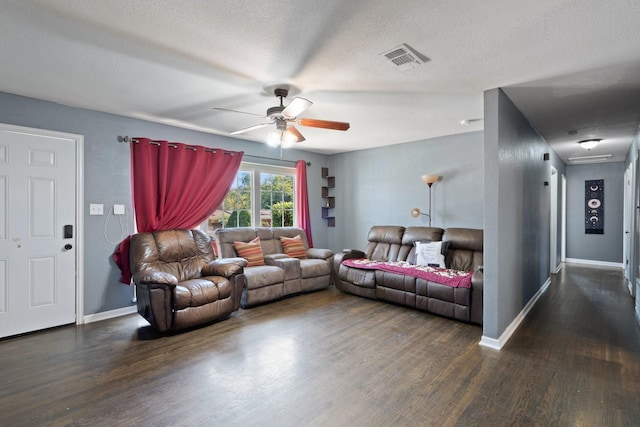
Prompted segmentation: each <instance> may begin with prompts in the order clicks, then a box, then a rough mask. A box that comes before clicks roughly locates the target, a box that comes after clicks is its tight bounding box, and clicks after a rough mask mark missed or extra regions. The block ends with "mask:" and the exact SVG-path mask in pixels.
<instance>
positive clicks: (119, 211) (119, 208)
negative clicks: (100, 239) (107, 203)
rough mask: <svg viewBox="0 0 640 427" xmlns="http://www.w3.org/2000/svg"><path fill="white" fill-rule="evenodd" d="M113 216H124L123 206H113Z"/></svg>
mask: <svg viewBox="0 0 640 427" xmlns="http://www.w3.org/2000/svg"><path fill="white" fill-rule="evenodd" d="M113 214H114V215H124V205H113Z"/></svg>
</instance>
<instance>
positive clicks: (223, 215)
mask: <svg viewBox="0 0 640 427" xmlns="http://www.w3.org/2000/svg"><path fill="white" fill-rule="evenodd" d="M250 226H251V172H250V171H242V170H241V171H238V174H237V175H236V179H235V180H234V182H233V184H232V185H231V189H230V190H229V193H227V196H226V197H225V199H224V201H223V202H222V206H221V207H220V208H219V209H217V210H216V211H215V212H214V213H213V214H212V215H211V216H210V217H209V219H208V221H207V232H208V233H209V235H213V232H214V231H215V230H216V229H218V228H225V227H250Z"/></svg>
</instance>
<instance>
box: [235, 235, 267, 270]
mask: <svg viewBox="0 0 640 427" xmlns="http://www.w3.org/2000/svg"><path fill="white" fill-rule="evenodd" d="M233 247H234V248H236V252H237V253H238V256H239V257H240V258H244V259H246V260H247V267H254V266H256V265H265V264H264V256H263V255H262V246H260V238H259V237H256V238H255V239H253V240H252V241H250V242H235V241H234V242H233Z"/></svg>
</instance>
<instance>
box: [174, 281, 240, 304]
mask: <svg viewBox="0 0 640 427" xmlns="http://www.w3.org/2000/svg"><path fill="white" fill-rule="evenodd" d="M173 292H174V293H173V295H174V308H175V309H176V310H182V309H185V308H187V307H198V306H201V305H205V304H209V303H212V302H214V301H217V300H219V299H224V298H229V296H230V295H231V283H230V282H229V280H227V279H226V278H225V277H220V276H209V277H203V278H200V279H191V280H185V281H182V282H180V283H178V286H176V287H175V288H174V291H173Z"/></svg>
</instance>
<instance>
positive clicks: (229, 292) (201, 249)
mask: <svg viewBox="0 0 640 427" xmlns="http://www.w3.org/2000/svg"><path fill="white" fill-rule="evenodd" d="M130 261H131V272H132V274H133V281H134V284H135V286H136V292H137V306H138V313H140V315H141V316H142V317H144V318H145V319H147V320H148V321H149V323H150V324H151V326H153V327H154V328H155V329H157V330H159V331H167V330H178V329H184V328H188V327H191V326H196V325H199V324H202V323H207V322H212V321H214V320H219V319H224V318H226V317H228V316H229V315H230V314H231V313H232V312H234V311H236V310H238V309H239V307H240V298H241V295H242V284H243V283H244V277H243V268H244V266H245V265H246V261H245V260H243V259H242V258H234V259H225V260H215V256H214V253H213V247H212V246H211V239H210V238H209V236H207V235H206V234H205V233H203V232H202V231H199V230H164V231H156V232H153V233H138V234H134V235H133V236H131V249H130Z"/></svg>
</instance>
